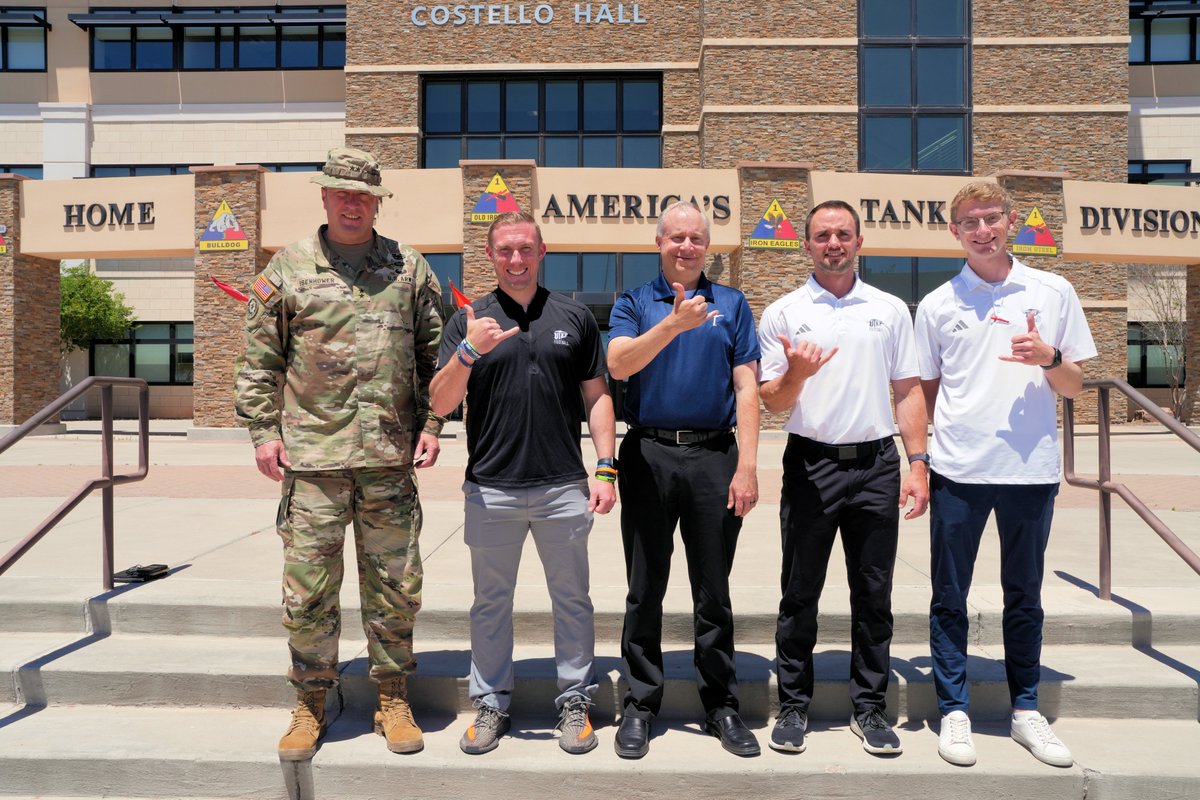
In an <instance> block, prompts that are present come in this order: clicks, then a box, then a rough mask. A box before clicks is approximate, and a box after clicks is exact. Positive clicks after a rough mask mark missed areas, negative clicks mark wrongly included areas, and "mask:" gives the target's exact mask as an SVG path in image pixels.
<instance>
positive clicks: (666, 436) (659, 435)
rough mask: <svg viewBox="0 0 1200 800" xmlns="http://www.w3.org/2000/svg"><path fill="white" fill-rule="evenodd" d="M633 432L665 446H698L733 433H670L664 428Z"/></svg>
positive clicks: (730, 431)
mask: <svg viewBox="0 0 1200 800" xmlns="http://www.w3.org/2000/svg"><path fill="white" fill-rule="evenodd" d="M634 430H635V431H637V432H638V433H640V434H642V435H643V436H649V437H650V438H651V439H657V440H658V441H660V442H666V443H667V444H700V443H701V442H709V441H712V440H713V439H719V438H720V437H722V436H726V435H728V434H730V433H732V432H733V429H732V428H718V429H716V430H707V431H671V430H666V429H665V428H634Z"/></svg>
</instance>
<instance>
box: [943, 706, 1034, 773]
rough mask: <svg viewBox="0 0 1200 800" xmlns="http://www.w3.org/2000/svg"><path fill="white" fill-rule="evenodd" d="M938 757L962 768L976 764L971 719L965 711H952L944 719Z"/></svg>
mask: <svg viewBox="0 0 1200 800" xmlns="http://www.w3.org/2000/svg"><path fill="white" fill-rule="evenodd" d="M1013 735H1014V736H1015V735H1016V734H1015V733H1014V734H1013ZM938 755H939V756H941V757H942V758H944V759H946V760H947V761H949V762H950V763H951V764H955V765H957V766H960V767H969V766H972V765H973V764H974V763H975V742H974V741H972V740H971V718H970V717H968V716H967V714H966V712H965V711H951V712H950V713H949V714H947V715H946V716H944V717H942V730H941V733H939V734H938Z"/></svg>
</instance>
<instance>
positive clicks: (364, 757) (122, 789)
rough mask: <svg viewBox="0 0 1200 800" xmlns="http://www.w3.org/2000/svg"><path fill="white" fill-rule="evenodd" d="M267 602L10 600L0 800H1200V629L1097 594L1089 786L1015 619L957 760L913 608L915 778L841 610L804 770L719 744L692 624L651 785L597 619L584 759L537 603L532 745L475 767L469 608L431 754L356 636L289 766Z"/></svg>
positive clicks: (767, 617) (1080, 647) (1056, 593)
mask: <svg viewBox="0 0 1200 800" xmlns="http://www.w3.org/2000/svg"><path fill="white" fill-rule="evenodd" d="M535 560H536V559H535ZM267 587H268V584H266V583H265V582H263V583H259V582H255V583H247V582H244V581H215V582H214V581H195V580H190V579H189V578H188V577H186V570H185V571H183V572H181V573H179V574H176V575H174V576H172V577H171V578H169V579H167V580H164V581H161V582H158V583H152V584H147V585H143V586H136V587H127V588H123V589H118V590H116V591H114V592H112V593H110V594H108V595H99V596H89V594H88V591H87V589H86V588H85V587H83V586H80V585H70V584H68V585H63V584H60V585H57V586H48V585H46V583H45V582H44V581H41V580H37V581H34V580H31V579H22V578H12V579H6V580H5V581H4V582H3V587H2V588H3V593H2V597H0V642H2V643H3V646H2V647H0V662H2V664H3V667H4V668H5V672H6V673H7V675H8V677H9V680H6V681H5V682H4V684H3V685H0V794H6V795H17V796H29V797H43V796H89V797H101V796H120V797H198V798H204V797H237V798H260V797H261V798H274V797H284V796H287V793H288V791H289V789H290V791H291V793H292V796H295V797H303V796H315V797H322V798H360V797H361V798H369V797H405V798H408V797H413V798H443V797H445V798H450V797H462V796H465V795H471V794H479V793H486V794H488V795H490V796H495V797H514V798H515V797H531V796H537V795H540V794H547V795H553V794H559V793H562V792H566V793H568V794H569V795H571V796H577V797H601V796H604V797H609V796H612V795H614V794H615V795H618V796H629V797H643V796H645V797H650V796H661V795H662V794H664V793H666V792H670V793H672V794H673V795H675V796H692V797H726V796H728V795H730V794H734V793H740V794H745V795H750V796H755V795H757V796H760V797H763V798H785V797H798V796H804V797H842V796H850V795H859V796H861V795H864V794H867V793H870V792H873V791H881V790H882V791H886V792H887V794H888V795H889V796H891V797H900V798H909V797H911V798H923V799H925V798H929V797H958V796H965V797H992V796H1012V797H1026V798H1042V797H1044V798H1056V799H1058V798H1064V797H1079V798H1088V799H1089V800H1092V798H1096V797H1102V798H1115V797H1128V798H1155V797H1163V798H1166V797H1172V798H1194V797H1200V767H1197V766H1196V764H1197V763H1198V762H1197V760H1196V756H1195V753H1196V752H1197V748H1198V747H1200V726H1198V725H1197V719H1198V718H1200V691H1198V683H1200V672H1198V671H1197V669H1196V667H1195V666H1193V665H1197V664H1200V608H1194V609H1184V608H1181V609H1177V610H1174V611H1171V610H1167V611H1164V612H1162V613H1161V615H1154V616H1153V618H1152V619H1150V618H1149V617H1148V613H1149V612H1146V613H1142V612H1136V611H1131V610H1129V609H1127V608H1123V607H1122V606H1121V605H1118V604H1110V603H1104V604H1102V603H1100V602H1099V601H1096V600H1094V598H1093V599H1092V600H1091V601H1088V600H1086V599H1085V598H1083V597H1081V596H1080V595H1081V592H1080V591H1079V590H1077V589H1052V590H1050V591H1048V596H1047V607H1048V609H1049V615H1048V621H1047V632H1048V643H1047V646H1046V649H1045V653H1044V665H1045V666H1044V683H1043V688H1042V698H1043V705H1042V708H1043V711H1044V713H1046V714H1047V716H1049V717H1051V718H1052V719H1057V722H1056V725H1055V728H1056V731H1057V732H1058V733H1059V735H1060V736H1061V737H1062V738H1063V739H1064V741H1066V742H1067V743H1068V745H1069V746H1071V747H1072V748H1073V750H1074V752H1075V754H1076V759H1077V764H1076V766H1075V767H1073V768H1071V769H1054V768H1051V767H1046V766H1044V765H1042V764H1040V763H1038V762H1037V761H1035V760H1034V759H1033V758H1032V757H1030V756H1029V755H1028V754H1027V753H1025V752H1024V751H1023V750H1022V749H1021V748H1020V747H1019V746H1017V745H1016V744H1015V743H1013V742H1011V740H1009V738H1008V736H1007V726H1006V723H1005V721H1004V720H1005V718H1006V715H1007V710H1008V706H1007V689H1006V685H1005V682H1004V671H1003V665H1002V663H1001V662H1000V661H999V660H998V659H999V658H1000V656H1001V652H1002V650H1001V648H1000V647H999V630H1000V624H999V623H1000V619H999V612H998V609H980V610H979V611H978V613H977V614H976V616H975V618H974V620H973V633H972V637H973V642H974V645H973V647H972V652H971V663H970V671H971V676H972V702H973V718H974V720H975V722H976V730H977V735H976V739H977V744H978V748H979V756H980V757H979V764H978V765H977V766H976V767H975V768H972V769H965V770H964V769H958V768H954V767H951V766H950V765H948V764H945V763H943V762H942V761H941V760H940V759H939V758H938V756H937V754H936V720H937V709H936V703H935V700H934V691H933V686H932V681H931V679H930V676H929V663H928V662H929V657H928V647H927V644H926V643H925V640H924V636H923V634H924V632H925V631H926V630H927V622H926V616H925V614H924V613H923V611H922V609H921V604H920V602H919V601H920V599H921V598H920V597H919V596H918V595H919V593H918V592H916V591H909V590H906V589H901V590H899V591H898V593H897V594H898V596H897V624H896V630H897V643H896V645H895V646H894V650H893V667H894V674H893V682H892V689H891V692H890V696H889V700H888V707H889V710H890V712H891V713H892V714H893V715H894V716H895V717H897V718H898V722H899V734H900V736H901V740H902V742H903V744H904V746H905V753H904V754H903V755H902V756H901V757H899V758H894V759H879V758H873V757H871V756H869V755H867V754H865V753H863V752H862V751H861V749H860V748H859V744H858V740H857V739H856V738H855V737H854V736H853V735H852V734H850V733H849V731H848V727H847V721H848V717H849V713H850V706H849V701H848V699H847V697H846V690H845V676H846V674H847V669H848V658H849V656H848V648H847V645H846V642H847V636H846V634H847V632H848V628H849V619H848V613H847V612H846V610H845V609H838V608H836V605H837V603H836V601H834V602H831V603H830V605H832V606H834V607H833V608H831V609H830V610H829V611H827V612H825V613H824V615H823V618H822V647H821V653H820V658H819V660H818V687H817V693H816V700H815V702H814V707H813V709H812V717H813V723H812V727H811V732H810V736H809V749H808V752H807V753H804V754H802V755H798V756H791V755H782V754H778V753H775V752H773V751H770V750H767V749H766V748H765V746H764V753H763V755H762V756H761V757H760V758H757V759H738V758H736V757H734V756H731V755H729V754H727V753H725V752H724V751H723V750H722V749H721V748H720V746H719V744H718V743H717V741H716V740H715V739H712V738H710V737H707V736H704V735H703V734H702V732H701V729H700V727H699V725H698V724H697V723H698V721H699V720H700V719H701V717H702V712H701V709H700V707H699V704H698V701H697V698H696V692H695V689H694V684H693V674H692V665H691V653H690V649H689V646H688V645H687V644H686V643H685V642H686V632H687V631H688V629H689V627H690V618H689V615H688V613H687V610H686V609H685V608H678V607H677V608H673V609H672V610H671V612H670V613H669V615H668V618H667V621H666V629H667V631H668V639H669V640H672V641H673V642H674V644H672V645H669V646H668V650H669V654H668V667H667V672H668V687H667V701H666V705H665V708H664V712H663V715H662V717H661V718H660V719H659V721H658V723H657V724H656V733H657V735H656V737H655V738H654V740H653V742H652V747H651V753H650V755H649V756H648V757H647V758H645V759H643V760H642V761H638V762H628V761H622V760H620V759H617V758H616V756H615V755H614V754H613V752H612V748H611V741H612V734H613V730H614V729H613V728H612V727H611V722H612V720H613V717H614V715H615V712H616V710H617V709H618V708H619V705H620V696H621V692H622V690H623V688H622V686H621V683H620V659H619V652H618V648H617V645H616V641H617V636H618V634H619V630H620V615H619V613H618V612H617V608H619V606H618V605H615V604H613V603H612V602H604V603H601V602H597V606H598V607H599V608H601V609H602V611H601V612H600V613H599V616H598V620H597V626H598V631H597V638H598V642H599V644H598V656H599V662H598V665H597V666H598V669H599V672H600V676H601V685H600V690H599V692H598V693H597V696H596V708H595V713H594V721H595V723H596V724H597V727H598V729H599V737H600V740H601V746H600V747H599V748H598V749H597V751H596V752H594V753H592V754H590V755H588V756H584V757H571V756H568V755H566V754H565V753H562V752H561V751H559V749H558V748H557V747H556V746H555V743H554V742H553V740H552V734H551V731H552V727H553V724H554V719H553V717H552V709H553V699H554V696H555V694H556V690H555V685H554V666H553V660H552V659H551V658H550V652H551V648H550V642H551V631H550V629H549V625H548V620H547V618H546V614H545V611H544V610H542V609H539V608H537V607H536V603H527V604H524V607H520V606H519V609H518V620H517V630H518V642H519V644H518V646H517V651H516V659H517V671H518V677H519V682H518V686H517V689H516V692H515V695H514V702H513V708H512V713H513V717H514V729H513V735H512V737H511V738H509V739H507V740H505V741H504V742H503V743H502V745H501V747H500V748H499V749H498V750H497V751H495V752H494V753H491V754H489V755H487V756H483V757H468V756H465V755H463V754H462V753H460V752H459V750H458V747H457V740H458V737H459V735H461V732H462V730H463V728H464V727H465V725H467V724H468V722H469V721H470V719H471V716H472V714H471V709H470V704H469V702H468V699H467V691H466V675H467V671H468V666H469V646H468V643H467V641H465V639H464V638H463V637H464V634H465V632H466V630H467V616H466V607H465V605H463V606H461V607H459V608H444V609H439V608H432V609H429V610H428V611H423V612H422V616H421V617H420V618H419V619H420V626H419V634H420V635H419V643H420V671H419V674H418V676H417V677H416V678H414V679H413V680H412V681H411V691H412V695H413V699H414V706H415V709H416V711H417V716H418V720H419V721H420V722H421V724H422V726H423V727H424V728H425V730H426V741H427V746H426V749H425V751H424V752H423V753H421V754H417V755H412V756H395V755H392V754H390V753H388V752H387V751H386V749H385V748H384V746H383V743H382V741H381V740H380V739H379V738H378V737H376V736H374V735H372V733H371V731H370V727H369V720H370V712H371V709H372V707H373V704H374V687H373V684H371V683H370V682H369V681H368V680H367V679H366V674H365V673H366V663H365V658H364V655H363V650H364V648H363V643H362V642H361V641H355V640H354V638H353V633H354V632H353V631H352V632H351V638H350V639H349V640H347V641H344V642H343V654H344V656H345V657H347V658H348V660H347V661H345V662H344V663H343V665H342V666H343V669H342V675H343V680H342V684H341V687H340V693H339V695H338V696H336V697H333V696H332V695H331V701H330V707H329V713H330V715H331V719H332V720H333V723H332V725H331V728H330V731H329V733H328V735H327V736H326V738H325V740H324V742H323V744H322V747H321V749H320V751H319V752H318V754H317V756H316V758H315V759H314V760H313V762H312V763H311V764H298V765H292V764H283V765H281V764H280V763H279V762H278V761H277V760H276V758H275V755H274V743H275V741H276V740H277V738H278V736H279V735H280V733H281V732H282V730H283V728H284V727H285V725H286V720H287V711H286V709H288V708H290V706H291V703H292V699H293V695H292V693H291V691H290V690H289V689H288V688H287V686H286V685H285V684H284V682H283V680H282V679H281V677H280V673H281V671H282V669H283V667H282V664H283V659H284V658H285V653H286V650H285V648H284V643H283V637H282V633H281V631H280V629H279V626H278V610H277V606H276V605H275V603H273V602H272V600H273V598H270V597H268V596H263V595H264V594H266V591H265V590H267ZM534 588H535V587H533V586H530V587H529V589H530V590H531V591H530V592H528V594H533V591H532V590H533V589H534ZM601 593H602V594H604V593H605V592H601ZM743 594H745V593H743ZM910 595H911V596H910ZM597 599H598V601H599V600H600V599H601V598H597ZM740 599H741V600H742V601H743V602H744V601H745V600H746V598H745V597H743V598H740ZM764 599H765V598H764ZM831 599H832V598H831ZM1180 599H1181V600H1183V599H1185V598H1180ZM607 600H609V601H612V600H616V598H615V597H611V598H607ZM346 601H347V605H348V606H350V607H349V608H347V609H346V612H345V617H346V619H347V620H351V621H352V620H355V619H356V614H355V611H356V608H355V607H354V604H353V602H352V598H351V597H346ZM1161 602H1162V603H1166V602H1167V598H1165V597H1164V598H1161ZM1081 606H1082V607H1081ZM754 607H755V608H756V609H762V610H761V611H757V612H756V613H750V614H745V615H739V624H740V629H739V648H738V660H739V661H738V663H739V680H740V682H741V686H740V693H741V698H742V705H743V711H744V716H745V718H746V719H747V721H748V723H749V724H750V725H751V726H752V727H753V728H755V729H756V730H757V731H758V733H759V736H760V739H762V740H764V744H765V737H766V736H767V735H768V734H769V730H770V724H771V722H772V718H773V715H774V712H775V710H776V702H775V689H774V673H773V663H772V658H773V645H772V644H771V640H772V637H773V633H774V627H773V615H772V614H771V613H769V612H768V611H767V610H766V609H767V608H769V606H767V605H765V604H763V605H755V606H754ZM930 723H932V726H931V724H930ZM884 787H885V788H884Z"/></svg>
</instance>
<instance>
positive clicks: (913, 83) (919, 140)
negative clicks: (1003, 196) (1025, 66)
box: [859, 0, 971, 175]
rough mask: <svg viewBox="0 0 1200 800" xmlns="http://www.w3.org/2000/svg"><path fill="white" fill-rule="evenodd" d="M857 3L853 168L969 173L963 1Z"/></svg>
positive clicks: (968, 92)
mask: <svg viewBox="0 0 1200 800" xmlns="http://www.w3.org/2000/svg"><path fill="white" fill-rule="evenodd" d="M859 9H860V12H859V35H860V39H859V42H860V44H859V76H860V80H859V168H860V169H861V170H863V171H867V172H930V173H942V174H951V175H960V174H970V166H971V157H970V138H971V127H970V126H971V115H970V110H971V108H970V107H971V101H970V97H971V88H970V87H971V81H970V74H971V73H970V34H969V31H970V20H969V18H968V17H969V13H968V5H967V0H862V2H860V3H859Z"/></svg>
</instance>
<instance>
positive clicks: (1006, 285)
mask: <svg viewBox="0 0 1200 800" xmlns="http://www.w3.org/2000/svg"><path fill="white" fill-rule="evenodd" d="M950 215H951V216H950V218H951V223H950V232H951V233H952V234H953V235H954V237H955V238H956V239H958V241H959V243H960V244H961V245H962V246H963V249H964V250H966V253H967V263H966V265H964V266H963V268H962V272H960V273H959V274H958V275H957V276H955V277H954V278H953V279H951V280H950V281H949V282H947V283H945V284H943V285H942V286H939V287H938V288H937V289H935V290H934V291H932V292H930V294H929V295H928V296H926V297H925V299H924V300H922V301H921V304H920V306H919V307H918V308H917V318H916V335H917V352H918V357H919V359H920V363H921V383H922V386H923V388H924V390H925V397H926V402H927V403H928V405H929V408H930V411H931V415H932V416H933V444H932V447H931V448H930V455H931V456H932V465H931V466H932V478H931V480H930V497H931V501H930V534H931V535H930V539H931V541H930V545H931V550H932V567H931V574H932V582H933V599H932V602H931V603H930V610H929V638H930V651H931V653H932V656H933V676H934V683H935V685H936V688H937V698H938V708H939V710H940V712H941V714H942V725H941V734H940V736H939V739H938V753H939V754H941V756H942V758H944V759H946V761H949V762H950V763H951V764H957V765H960V766H970V765H971V764H974V763H975V745H974V743H973V741H972V739H971V722H970V718H969V717H968V712H969V697H968V686H967V669H966V667H967V628H968V619H967V592H968V591H969V590H970V588H971V575H972V572H973V570H974V566H975V557H976V555H977V553H978V552H979V541H980V538H981V537H982V534H983V528H984V525H985V524H986V523H987V519H988V516H989V515H990V514H991V513H993V512H995V514H996V527H997V529H998V530H999V534H1000V582H1001V585H1002V586H1003V589H1004V618H1003V629H1004V666H1005V672H1006V674H1007V676H1008V688H1009V696H1010V699H1011V701H1012V709H1013V715H1012V737H1013V739H1015V740H1017V742H1019V743H1020V744H1022V745H1024V746H1025V747H1026V748H1027V749H1028V750H1029V751H1030V752H1031V753H1032V754H1033V755H1034V756H1035V757H1036V758H1037V759H1039V760H1040V761H1043V762H1045V763H1047V764H1051V765H1054V766H1061V767H1069V766H1071V764H1072V758H1071V752H1070V751H1069V750H1068V749H1067V748H1066V746H1065V745H1063V743H1062V742H1061V741H1059V739H1058V737H1056V736H1055V735H1054V732H1053V731H1051V730H1050V725H1049V723H1048V722H1047V721H1046V719H1045V718H1044V717H1042V715H1041V714H1039V713H1038V710H1037V708H1038V683H1039V681H1040V678H1041V650H1042V620H1043V614H1042V603H1041V590H1042V575H1043V572H1044V570H1045V552H1046V543H1047V541H1048V540H1049V536H1050V522H1051V518H1052V516H1053V513H1054V497H1055V496H1056V495H1057V494H1058V485H1059V481H1060V479H1061V466H1060V463H1059V454H1058V417H1057V409H1058V396H1059V395H1062V396H1063V397H1067V398H1071V397H1074V396H1075V395H1076V394H1078V393H1079V391H1080V390H1081V389H1082V388H1083V371H1082V370H1081V369H1080V367H1079V362H1081V361H1083V360H1085V359H1088V358H1092V357H1093V356H1095V355H1096V346H1095V344H1094V343H1093V341H1092V334H1091V332H1090V331H1089V330H1088V325H1087V320H1086V319H1085V318H1084V316H1083V308H1082V307H1081V306H1080V304H1079V298H1078V297H1077V296H1076V295H1075V290H1074V288H1072V286H1071V284H1070V283H1068V282H1067V281H1066V279H1064V278H1062V277H1060V276H1058V275H1054V274H1052V273H1048V272H1042V271H1040V270H1035V269H1030V268H1029V267H1027V266H1025V265H1024V264H1022V263H1021V262H1020V261H1017V260H1016V259H1015V258H1013V257H1012V256H1011V255H1010V254H1009V252H1008V250H1007V249H1006V245H1007V242H1008V234H1009V231H1010V230H1011V229H1012V226H1013V225H1014V224H1015V223H1016V221H1017V212H1016V211H1015V210H1014V209H1013V201H1012V197H1011V196H1010V195H1009V194H1008V192H1006V191H1005V190H1004V189H1003V188H1002V187H1001V186H999V185H997V184H995V183H991V182H988V181H975V182H972V183H969V184H967V185H966V186H964V187H963V188H962V189H961V190H960V191H959V193H958V194H957V195H955V197H954V200H953V201H952V202H951V204H950Z"/></svg>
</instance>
